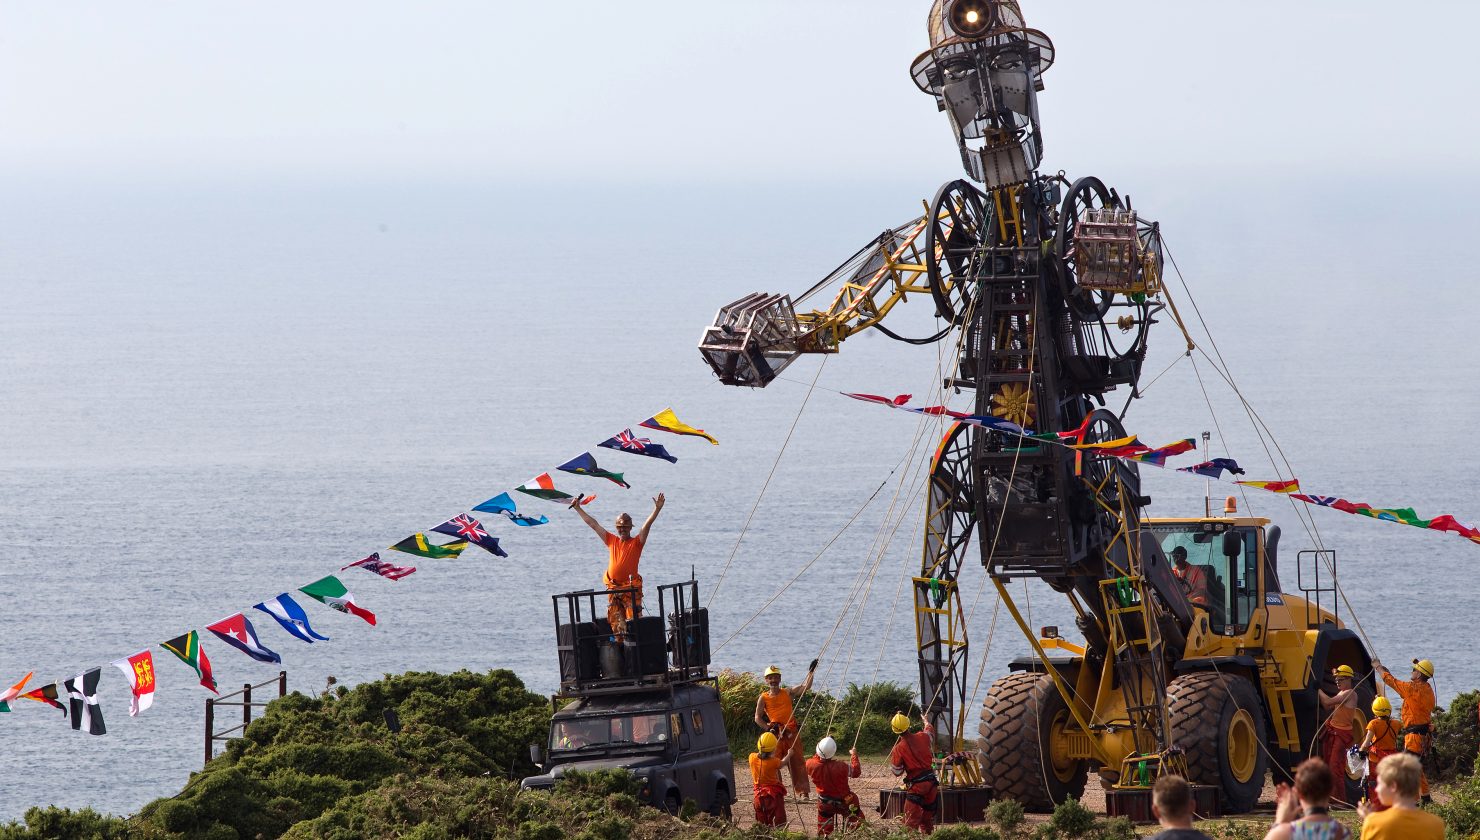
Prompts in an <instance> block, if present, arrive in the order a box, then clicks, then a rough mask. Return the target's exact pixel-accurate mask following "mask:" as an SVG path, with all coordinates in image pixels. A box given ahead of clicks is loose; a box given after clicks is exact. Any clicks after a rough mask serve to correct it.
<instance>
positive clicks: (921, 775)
mask: <svg viewBox="0 0 1480 840" xmlns="http://www.w3.org/2000/svg"><path fill="white" fill-rule="evenodd" d="M889 728H890V729H892V730H894V734H895V735H898V736H899V740H897V741H895V742H894V749H892V750H890V751H889V769H890V770H891V771H893V772H894V775H896V776H901V777H903V778H901V779H900V786H901V787H903V788H904V792H905V793H904V827H905V828H906V829H914V830H915V831H918V832H920V833H921V834H929V833H931V832H932V831H935V810H936V800H937V798H938V797H939V795H940V783H939V781H938V780H937V779H936V777H935V727H933V726H931V725H930V724H929V723H926V724H925V726H924V727H923V728H922V729H921V730H920V731H918V732H911V731H909V730H910V719H909V718H908V717H906V716H905V714H904V712H895V713H894V717H892V718H890V719H889Z"/></svg>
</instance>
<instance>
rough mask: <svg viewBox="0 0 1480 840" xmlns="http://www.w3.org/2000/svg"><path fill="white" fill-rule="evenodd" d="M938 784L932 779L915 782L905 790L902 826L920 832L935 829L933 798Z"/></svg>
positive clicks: (929, 831)
mask: <svg viewBox="0 0 1480 840" xmlns="http://www.w3.org/2000/svg"><path fill="white" fill-rule="evenodd" d="M939 793H940V785H938V784H936V783H935V782H933V781H929V782H916V783H914V784H912V785H910V786H909V788H908V789H907V790H906V791H905V797H904V827H905V828H907V829H908V828H913V829H914V830H916V831H918V832H920V833H921V834H929V833H931V832H932V831H935V798H936V796H937V795H938V794H939Z"/></svg>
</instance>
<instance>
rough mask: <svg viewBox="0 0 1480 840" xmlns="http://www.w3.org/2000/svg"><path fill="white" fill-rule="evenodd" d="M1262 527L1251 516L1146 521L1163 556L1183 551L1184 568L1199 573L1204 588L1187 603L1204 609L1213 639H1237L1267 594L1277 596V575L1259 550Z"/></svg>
mask: <svg viewBox="0 0 1480 840" xmlns="http://www.w3.org/2000/svg"><path fill="white" fill-rule="evenodd" d="M1267 524H1268V521H1267V520H1262V519H1259V520H1256V519H1252V518H1241V519H1228V518H1220V519H1199V520H1152V521H1151V522H1148V523H1147V529H1148V530H1149V531H1150V532H1151V533H1152V534H1153V535H1154V536H1155V537H1156V539H1157V541H1158V542H1159V543H1160V544H1161V550H1162V553H1163V554H1165V555H1167V556H1168V558H1170V557H1171V556H1172V555H1173V552H1174V551H1175V550H1177V549H1181V551H1185V552H1186V553H1187V563H1188V565H1189V566H1192V567H1193V568H1195V569H1196V570H1197V572H1200V573H1201V575H1200V581H1201V583H1202V584H1203V585H1204V586H1205V587H1206V589H1205V591H1204V592H1202V593H1198V592H1189V593H1188V595H1189V600H1192V601H1194V603H1196V604H1197V605H1198V606H1202V607H1204V608H1206V609H1207V612H1208V619H1209V622H1210V623H1211V625H1212V631H1213V633H1214V634H1215V635H1219V636H1241V635H1243V634H1244V633H1246V632H1247V631H1248V629H1249V626H1250V624H1251V623H1252V622H1255V621H1256V620H1257V617H1258V615H1259V610H1260V609H1261V608H1262V607H1263V606H1264V605H1265V604H1266V603H1267V600H1266V599H1267V598H1268V596H1270V595H1273V596H1275V598H1276V599H1278V598H1279V593H1280V583H1279V577H1278V575H1277V574H1276V573H1275V570H1274V562H1273V558H1272V557H1268V556H1267V552H1266V550H1265V549H1266V539H1267V534H1266V532H1265V527H1264V526H1265V525H1267ZM1177 553H1178V554H1180V553H1181V552H1180V551H1178V552H1177ZM1169 562H1170V561H1169ZM1173 565H1174V568H1175V564H1173ZM1192 577H1193V579H1194V580H1197V579H1198V578H1199V576H1198V575H1193V576H1192Z"/></svg>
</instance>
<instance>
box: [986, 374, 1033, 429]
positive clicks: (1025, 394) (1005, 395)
mask: <svg viewBox="0 0 1480 840" xmlns="http://www.w3.org/2000/svg"><path fill="white" fill-rule="evenodd" d="M992 414H993V415H995V416H997V417H1001V418H1002V419H1003V420H1010V421H1012V422H1013V423H1016V424H1018V425H1019V426H1023V427H1028V426H1031V425H1033V420H1034V419H1035V418H1036V417H1037V416H1038V405H1037V404H1036V403H1035V402H1034V400H1033V390H1032V389H1031V388H1029V387H1028V386H1027V384H1026V383H1022V382H1007V383H1004V384H1003V385H1002V387H1001V388H998V389H997V393H995V394H993V395H992Z"/></svg>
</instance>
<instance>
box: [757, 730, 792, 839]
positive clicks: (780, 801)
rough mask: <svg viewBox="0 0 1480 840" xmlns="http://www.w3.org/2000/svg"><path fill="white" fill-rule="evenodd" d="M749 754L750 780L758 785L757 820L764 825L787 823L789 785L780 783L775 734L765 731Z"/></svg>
mask: <svg viewBox="0 0 1480 840" xmlns="http://www.w3.org/2000/svg"><path fill="white" fill-rule="evenodd" d="M755 748H756V752H753V753H751V754H750V781H751V783H752V784H753V785H754V786H755V796H754V805H755V821H756V822H757V823H759V824H761V825H771V826H776V825H786V785H783V784H782V783H781V758H780V757H779V756H777V755H776V748H777V741H776V736H775V735H772V734H771V733H769V732H762V733H761V737H760V740H758V741H756V742H755Z"/></svg>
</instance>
